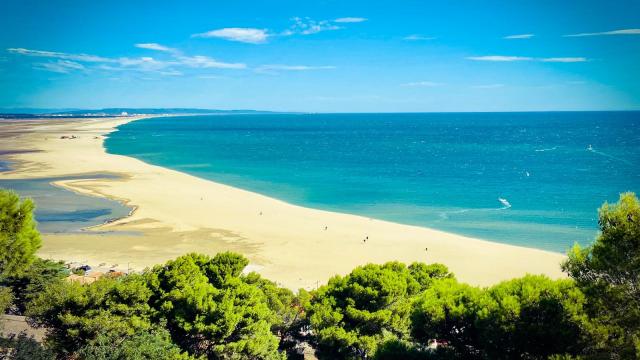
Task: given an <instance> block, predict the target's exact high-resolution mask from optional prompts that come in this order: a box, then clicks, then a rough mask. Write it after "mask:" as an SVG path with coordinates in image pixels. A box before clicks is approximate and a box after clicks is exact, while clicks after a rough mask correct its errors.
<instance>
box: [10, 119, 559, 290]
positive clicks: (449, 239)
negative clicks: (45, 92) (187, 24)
mask: <svg viewBox="0 0 640 360" xmlns="http://www.w3.org/2000/svg"><path fill="white" fill-rule="evenodd" d="M148 117H157V116H155V115H154V116H142V117H141V116H138V117H128V118H107V119H86V118H82V119H64V120H62V121H59V120H51V121H47V122H46V123H43V122H30V123H27V122H26V121H24V120H21V121H20V122H18V124H16V123H15V122H14V123H13V125H15V128H16V129H12V130H13V131H14V132H12V133H11V134H12V135H16V136H11V137H10V138H7V141H5V144H3V145H2V147H3V148H2V149H0V150H14V151H15V150H38V151H35V152H22V153H17V154H9V155H7V156H6V158H7V159H8V160H10V161H11V162H12V164H13V169H12V170H10V171H8V172H5V173H0V179H30V178H42V177H49V176H68V175H80V176H81V175H82V174H90V173H93V174H95V173H111V174H115V175H118V176H117V178H112V179H91V178H90V176H87V178H82V177H81V178H75V179H72V180H63V181H56V182H55V186H60V187H63V188H65V189H67V190H70V191H74V192H76V193H78V194H81V195H88V196H96V197H104V198H108V199H110V200H115V201H118V202H120V203H122V204H124V205H125V206H128V207H131V208H132V211H131V213H130V214H129V216H127V217H124V218H120V219H117V220H114V221H112V222H108V223H105V224H102V225H98V226H92V227H90V228H87V229H85V230H86V231H85V233H83V234H43V248H42V250H41V253H44V254H50V255H53V257H54V258H60V259H66V260H73V259H71V258H69V257H73V258H84V259H86V260H90V259H91V261H92V262H94V263H96V264H97V263H105V262H109V263H117V264H123V263H127V262H128V263H132V264H133V265H134V266H131V268H132V269H137V270H140V269H142V268H144V267H147V266H151V265H155V264H158V263H162V262H164V261H166V260H168V259H171V258H174V257H176V256H179V255H181V254H184V253H187V252H192V251H197V252H203V253H207V254H210V255H212V254H215V253H216V252H218V251H224V250H231V251H237V252H240V253H243V254H244V255H245V256H247V257H248V258H249V260H250V261H251V265H252V269H254V270H257V271H258V272H259V273H261V274H262V275H263V276H265V277H267V278H269V279H271V280H273V281H276V282H278V283H280V284H282V285H284V286H287V287H289V288H293V289H295V288H299V287H303V288H307V289H309V288H312V287H314V285H315V284H316V283H318V282H320V283H324V282H326V281H327V280H328V278H329V277H331V276H333V275H336V274H345V273H348V272H350V271H351V270H352V269H353V268H354V267H356V266H358V265H363V264H365V263H368V262H374V263H382V262H386V261H391V260H398V261H402V262H405V263H410V262H412V261H423V262H441V263H443V264H445V265H447V266H448V267H449V269H450V270H451V271H452V272H454V273H455V274H456V276H457V277H458V278H459V279H460V280H461V281H466V282H469V283H471V284H473V285H480V286H486V285H491V284H493V283H495V282H498V281H500V280H507V279H510V278H513V277H518V276H521V275H524V274H525V273H535V274H540V273H542V274H546V275H548V276H550V277H552V278H560V277H564V274H563V273H562V272H561V270H560V265H559V263H560V261H562V259H563V258H564V255H562V254H559V253H555V252H551V251H546V250H539V249H534V248H526V247H519V246H514V245H508V244H502V243H496V242H491V241H487V240H480V239H474V238H470V237H465V236H462V235H457V234H452V233H447V232H443V231H439V230H435V229H430V228H425V227H419V226H412V225H403V224H398V223H393V222H388V221H383V220H375V219H370V218H367V217H363V216H358V215H352V214H344V213H337V212H330V211H324V210H317V209H311V208H305V207H302V206H298V205H293V204H289V203H286V202H284V201H281V200H278V199H274V198H270V197H267V196H264V195H261V194H257V193H253V192H250V191H246V190H242V189H238V188H234V187H231V186H228V185H224V184H220V183H216V182H213V181H209V180H205V179H201V178H198V177H195V176H192V175H189V174H186V173H182V172H178V171H175V170H171V169H168V168H163V167H159V166H155V165H151V164H148V163H145V162H142V161H140V160H137V159H135V158H132V157H127V156H121V155H114V154H108V153H106V151H105V149H104V144H103V141H104V136H106V135H108V134H109V133H111V132H113V131H115V129H116V127H117V126H119V125H122V124H124V123H127V122H130V121H135V120H139V119H142V118H148ZM11 125H12V124H9V125H7V124H1V123H0V126H3V127H4V126H11ZM69 134H73V135H76V136H77V138H76V139H61V138H60V137H61V136H64V135H69ZM43 135H44V137H43ZM43 139H44V140H43ZM5 147H6V149H5ZM325 227H326V230H325ZM96 231H101V232H105V231H106V232H108V234H96V233H95V232H96ZM132 233H137V234H140V235H131V234H132ZM365 239H368V240H365ZM363 240H364V241H363ZM425 249H427V250H426V251H425ZM65 255H67V256H66V257H65ZM127 267H129V265H127Z"/></svg>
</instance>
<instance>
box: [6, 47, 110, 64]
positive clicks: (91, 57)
mask: <svg viewBox="0 0 640 360" xmlns="http://www.w3.org/2000/svg"><path fill="white" fill-rule="evenodd" d="M7 51H8V52H10V53H12V54H19V55H27V56H38V57H48V58H58V59H65V60H74V61H85V62H107V61H110V59H108V58H104V57H101V56H95V55H88V54H67V53H62V52H56V51H41V50H30V49H25V48H9V49H7Z"/></svg>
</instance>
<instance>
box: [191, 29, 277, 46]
mask: <svg viewBox="0 0 640 360" xmlns="http://www.w3.org/2000/svg"><path fill="white" fill-rule="evenodd" d="M191 36H192V37H201V38H220V39H225V40H229V41H238V42H244V43H250V44H261V43H264V42H265V41H267V38H268V37H269V34H268V33H267V30H265V29H254V28H224V29H217V30H211V31H207V32H205V33H201V34H193V35H191Z"/></svg>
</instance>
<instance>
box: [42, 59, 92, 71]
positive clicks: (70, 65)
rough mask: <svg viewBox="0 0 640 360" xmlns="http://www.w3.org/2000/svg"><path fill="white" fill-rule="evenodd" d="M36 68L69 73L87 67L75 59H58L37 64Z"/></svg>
mask: <svg viewBox="0 0 640 360" xmlns="http://www.w3.org/2000/svg"><path fill="white" fill-rule="evenodd" d="M34 69H37V70H44V71H51V72H55V73H60V74H67V73H69V72H70V71H73V70H84V69H85V67H84V65H82V64H80V63H77V62H74V61H69V60H58V61H56V62H48V63H40V64H35V65H34Z"/></svg>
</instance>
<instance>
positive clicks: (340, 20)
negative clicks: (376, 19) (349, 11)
mask: <svg viewBox="0 0 640 360" xmlns="http://www.w3.org/2000/svg"><path fill="white" fill-rule="evenodd" d="M364 21H367V19H366V18H363V17H342V18H337V19H335V20H333V22H337V23H360V22H364Z"/></svg>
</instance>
